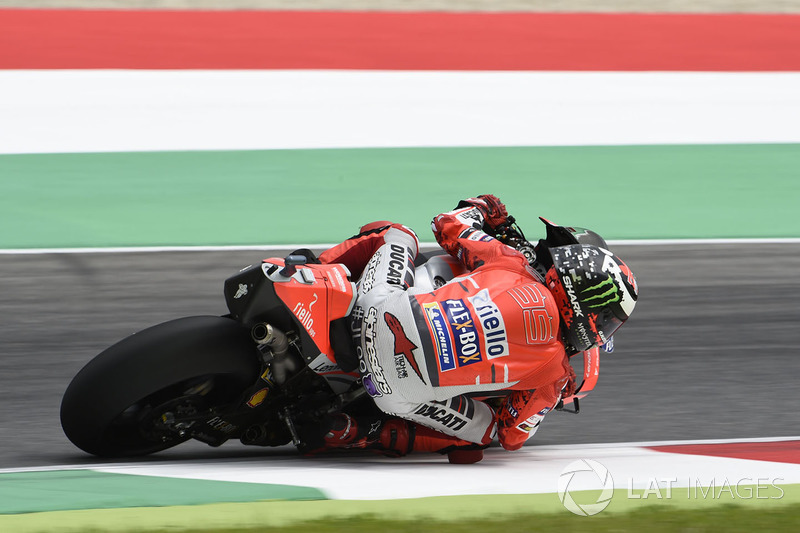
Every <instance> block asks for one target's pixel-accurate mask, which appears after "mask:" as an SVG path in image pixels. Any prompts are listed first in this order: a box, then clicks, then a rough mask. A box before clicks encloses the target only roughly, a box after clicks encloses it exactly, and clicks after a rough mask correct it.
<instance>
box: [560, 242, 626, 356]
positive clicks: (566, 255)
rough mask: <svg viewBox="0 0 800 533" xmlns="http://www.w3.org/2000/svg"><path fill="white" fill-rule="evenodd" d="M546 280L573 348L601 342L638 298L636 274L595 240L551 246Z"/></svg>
mask: <svg viewBox="0 0 800 533" xmlns="http://www.w3.org/2000/svg"><path fill="white" fill-rule="evenodd" d="M550 255H551V257H552V260H553V262H552V266H551V267H550V269H549V270H548V271H547V275H546V276H545V282H546V284H547V287H548V288H549V289H550V292H551V293H552V294H553V297H554V298H555V300H556V303H557V304H558V308H559V311H560V313H561V318H562V320H563V322H564V326H565V328H564V329H565V336H566V340H567V342H568V344H569V345H570V346H569V347H570V348H571V349H572V352H573V353H576V352H582V351H585V350H588V349H589V348H592V347H593V346H596V345H604V344H606V343H607V342H609V340H610V339H611V336H612V335H613V334H614V332H615V331H616V330H617V329H618V328H619V327H620V326H621V325H622V324H623V323H624V322H625V321H626V320H627V319H628V317H630V315H631V313H632V312H633V308H634V307H635V305H636V300H637V299H638V288H637V284H636V278H634V276H633V272H631V270H630V268H628V266H627V265H626V264H625V263H624V262H623V261H622V260H621V259H619V258H618V257H616V256H615V255H614V254H613V253H611V252H610V251H608V250H606V249H605V248H601V247H599V246H594V245H589V244H572V245H567V246H557V247H555V248H550Z"/></svg>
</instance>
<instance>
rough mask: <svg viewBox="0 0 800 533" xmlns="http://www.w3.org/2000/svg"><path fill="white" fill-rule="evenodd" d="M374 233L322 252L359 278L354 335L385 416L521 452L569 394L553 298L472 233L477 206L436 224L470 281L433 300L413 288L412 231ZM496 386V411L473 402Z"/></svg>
mask: <svg viewBox="0 0 800 533" xmlns="http://www.w3.org/2000/svg"><path fill="white" fill-rule="evenodd" d="M385 224H386V223H385ZM375 226H376V229H375V230H374V232H373V233H372V234H370V232H365V233H362V234H361V235H360V236H357V237H355V238H353V239H351V240H350V241H345V243H342V244H341V245H339V246H338V247H335V248H333V249H331V250H329V251H327V252H325V253H323V254H322V255H321V256H320V259H321V260H323V262H333V261H340V262H345V263H348V266H349V267H350V268H351V271H354V272H356V274H357V273H359V272H362V270H363V272H362V273H361V276H360V279H359V281H358V283H357V286H358V298H357V300H356V307H355V309H354V311H353V332H354V335H355V338H356V341H357V342H356V346H357V348H356V350H357V352H358V356H359V369H360V371H361V374H362V377H363V384H364V387H365V388H366V389H367V392H368V393H369V394H370V395H371V396H372V397H373V399H374V401H375V403H376V405H377V406H378V407H379V408H380V409H381V410H382V411H384V412H386V413H389V414H394V415H397V416H399V417H402V418H404V419H407V420H410V421H413V422H416V423H418V424H422V425H424V426H427V427H430V428H432V429H434V430H436V431H439V432H441V433H444V434H447V435H452V436H454V437H457V438H459V439H462V440H464V441H469V442H473V443H478V444H488V443H489V442H491V440H492V439H493V438H494V436H495V435H496V436H497V437H498V439H499V441H500V443H501V445H502V446H503V447H504V448H506V449H509V450H516V449H518V448H520V447H521V446H522V444H523V443H524V442H525V441H526V440H527V439H528V438H529V437H530V436H532V435H533V434H534V433H535V432H536V430H537V428H538V426H539V423H540V422H541V421H542V419H543V418H544V416H545V415H546V414H547V413H548V412H549V411H550V410H551V409H553V408H554V407H555V405H556V404H557V403H558V401H559V399H560V398H561V395H562V394H570V393H571V391H572V389H573V388H574V377H575V374H574V371H573V370H572V367H571V366H570V364H569V359H568V357H567V355H566V352H565V349H564V345H563V343H562V341H561V334H560V331H559V324H560V320H559V312H558V308H557V307H556V304H555V301H554V299H553V297H552V295H551V294H550V292H549V291H548V290H547V288H546V287H545V286H544V285H543V284H542V283H541V281H540V278H539V276H538V274H536V272H535V271H533V269H531V268H530V266H529V265H528V262H527V260H526V259H525V258H524V256H523V255H522V254H520V253H519V252H517V251H516V250H514V249H513V248H511V247H509V246H506V245H504V244H502V243H501V242H499V241H498V240H496V239H494V238H492V237H490V236H489V235H487V234H486V233H484V232H483V231H482V230H481V229H479V228H481V227H482V226H483V216H482V214H481V212H480V211H479V210H478V209H477V208H474V207H467V208H462V209H457V210H455V211H451V212H449V213H444V214H441V215H439V216H437V217H436V218H435V219H434V221H433V225H432V227H433V231H434V234H435V236H436V240H437V241H438V243H439V244H440V245H441V246H442V248H444V249H445V250H446V251H447V252H448V253H450V254H451V255H453V256H454V257H456V258H458V259H459V260H460V261H461V262H463V263H464V265H465V266H466V267H467V269H468V270H469V271H470V273H469V274H468V275H464V276H461V277H458V278H456V279H454V280H452V281H450V282H449V283H447V284H446V285H444V286H442V287H440V288H438V289H436V290H434V291H432V292H425V291H423V290H422V289H416V288H414V287H413V281H414V265H413V262H414V258H415V257H416V255H417V252H418V245H419V243H418V241H417V238H416V236H415V235H414V234H413V232H412V231H410V230H408V229H407V228H405V227H403V226H400V225H399V224H392V225H391V226H389V227H388V228H387V227H386V226H383V227H380V224H375ZM367 260H368V261H369V262H368V263H367V264H366V266H364V263H365V262H366V261H367ZM359 263H360V264H359ZM498 390H507V391H510V393H509V394H508V395H507V396H506V397H505V398H504V399H503V401H502V403H501V406H500V408H499V410H498V411H497V412H495V411H494V410H493V409H492V408H491V407H490V406H489V405H487V404H486V403H484V402H482V401H479V400H476V399H474V398H475V396H480V394H481V393H490V392H492V391H498Z"/></svg>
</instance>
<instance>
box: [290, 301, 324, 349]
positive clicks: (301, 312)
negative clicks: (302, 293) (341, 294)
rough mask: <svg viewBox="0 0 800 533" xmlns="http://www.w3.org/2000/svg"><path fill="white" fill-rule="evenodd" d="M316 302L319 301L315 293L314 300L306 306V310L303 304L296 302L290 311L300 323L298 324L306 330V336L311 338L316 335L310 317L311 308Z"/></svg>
mask: <svg viewBox="0 0 800 533" xmlns="http://www.w3.org/2000/svg"><path fill="white" fill-rule="evenodd" d="M317 300H319V297H318V296H317V293H316V292H315V293H314V299H313V300H312V301H311V303H309V304H308V308H306V306H305V304H303V303H302V302H297V305H295V306H294V309H292V312H293V313H294V316H296V317H297V319H298V320H299V321H300V324H302V325H303V327H304V328H306V331H308V334H309V335H311V337H312V338H313V337H315V336H316V335H317V332H316V331H314V319H313V318H312V317H311V307H312V306H313V305H314V304H315V303H317Z"/></svg>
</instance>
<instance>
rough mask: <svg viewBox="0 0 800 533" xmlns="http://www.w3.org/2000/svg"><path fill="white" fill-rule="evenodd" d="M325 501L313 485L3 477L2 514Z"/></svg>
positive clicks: (87, 474)
mask: <svg viewBox="0 0 800 533" xmlns="http://www.w3.org/2000/svg"><path fill="white" fill-rule="evenodd" d="M325 498H326V496H325V494H323V492H322V491H320V490H319V489H315V488H312V487H303V486H293V485H272V484H262V483H241V482H231V481H211V480H203V479H181V478H169V477H158V476H135V475H129V474H112V473H106V472H96V471H93V470H54V471H42V472H35V471H33V472H19V473H3V474H0V515H4V514H20V513H22V514H24V513H39V512H45V511H62V510H76V509H119V508H126V507H164V506H172V505H178V506H180V505H200V504H211V503H214V504H216V503H223V502H229V503H232V502H254V501H263V500H321V499H325ZM0 530H2V528H0Z"/></svg>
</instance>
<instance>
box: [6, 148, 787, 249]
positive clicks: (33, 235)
mask: <svg viewBox="0 0 800 533" xmlns="http://www.w3.org/2000/svg"><path fill="white" fill-rule="evenodd" d="M481 193H493V194H496V195H498V196H499V197H500V198H501V199H502V200H503V201H504V202H505V203H506V204H507V205H508V208H509V212H510V213H511V214H513V215H514V216H516V217H517V219H518V221H519V222H520V224H521V225H522V227H523V229H524V230H526V232H527V233H528V236H529V238H531V239H535V238H538V237H539V236H540V235H541V233H542V232H541V226H540V223H539V222H538V220H537V218H536V217H537V216H540V215H541V216H544V217H546V218H549V219H551V220H553V221H555V222H559V223H561V224H565V225H576V226H584V227H588V228H591V229H594V230H596V231H598V232H599V233H601V234H602V235H604V236H605V237H606V238H608V239H638V238H655V239H666V238H697V237H701V238H736V237H800V217H798V216H797V206H798V203H800V144H783V145H767V144H765V145H687V146H671V145H670V146H617V147H598V146H588V147H587V146H583V147H501V148H396V149H352V150H264V151H219V152H141V153H104V154H45V155H41V154H37V155H27V154H26V155H2V156H0V227H1V228H2V231H0V248H4V249H9V248H74V247H112V246H170V245H175V246H196V245H269V244H296V243H314V244H317V243H333V242H338V241H340V240H343V239H345V238H347V237H349V236H351V235H353V234H354V233H356V231H357V229H358V227H359V226H360V225H361V224H364V223H366V222H370V221H373V220H392V221H397V222H402V223H404V224H406V225H409V226H411V227H413V228H415V229H416V230H417V232H418V233H419V235H420V238H421V240H423V241H424V242H432V241H433V237H432V235H431V233H430V230H429V229H428V228H429V223H430V220H431V218H432V217H433V216H434V215H436V214H438V213H440V212H442V211H446V210H448V209H450V208H452V207H454V206H455V204H456V202H457V201H458V200H459V199H461V198H464V197H468V196H474V195H477V194H481Z"/></svg>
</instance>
